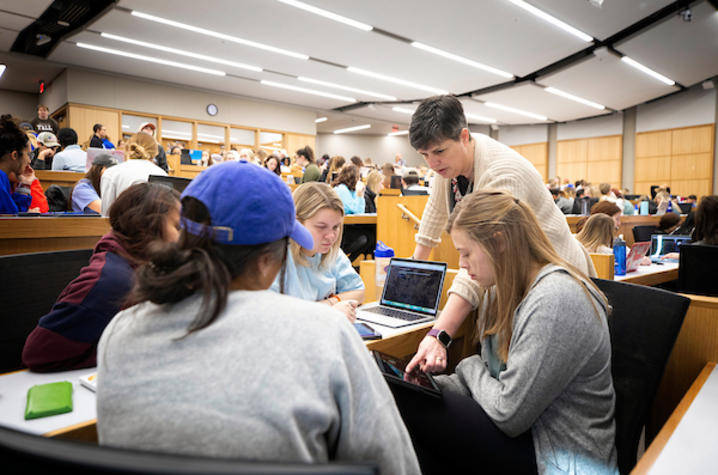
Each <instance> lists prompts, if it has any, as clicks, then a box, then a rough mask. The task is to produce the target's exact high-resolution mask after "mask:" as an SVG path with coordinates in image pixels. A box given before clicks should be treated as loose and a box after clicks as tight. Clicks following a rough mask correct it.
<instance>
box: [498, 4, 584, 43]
mask: <svg viewBox="0 0 718 475" xmlns="http://www.w3.org/2000/svg"><path fill="white" fill-rule="evenodd" d="M506 1H507V2H509V3H511V4H513V5H515V6H517V7H519V8H521V9H522V10H524V11H526V12H528V13H530V14H531V15H533V16H535V17H537V18H540V19H541V20H543V21H545V22H547V23H549V24H551V25H553V26H554V27H556V28H559V29H561V30H563V31H565V32H566V33H569V34H571V35H573V36H575V37H576V38H578V39H580V40H581V41H585V42H587V43H590V42H591V41H593V37H592V36H591V35H589V34H587V33H584V32H583V31H581V30H579V29H578V28H575V27H573V26H571V25H569V24H568V23H566V22H565V21H563V20H560V19H559V18H556V17H555V16H553V15H550V14H548V13H547V12H545V11H543V10H542V9H540V8H536V7H535V6H533V5H531V4H530V3H527V2H525V1H524V0H506Z"/></svg>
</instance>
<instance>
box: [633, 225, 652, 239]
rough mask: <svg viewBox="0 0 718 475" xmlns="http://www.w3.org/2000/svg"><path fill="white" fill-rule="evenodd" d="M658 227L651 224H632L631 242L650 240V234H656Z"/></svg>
mask: <svg viewBox="0 0 718 475" xmlns="http://www.w3.org/2000/svg"><path fill="white" fill-rule="evenodd" d="M657 231H658V227H657V226H654V225H652V224H647V225H642V226H633V242H650V240H651V235H652V234H658V232H657Z"/></svg>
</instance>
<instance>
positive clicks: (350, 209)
mask: <svg viewBox="0 0 718 475" xmlns="http://www.w3.org/2000/svg"><path fill="white" fill-rule="evenodd" d="M332 186H333V187H334V191H336V192H337V195H339V199H341V200H342V203H343V204H344V214H361V213H363V212H364V208H365V206H366V202H365V201H364V183H362V181H361V180H360V179H359V169H358V168H357V166H356V165H352V164H348V165H346V166H344V167H343V168H342V169H341V170H340V171H339V175H337V178H336V180H334V183H332Z"/></svg>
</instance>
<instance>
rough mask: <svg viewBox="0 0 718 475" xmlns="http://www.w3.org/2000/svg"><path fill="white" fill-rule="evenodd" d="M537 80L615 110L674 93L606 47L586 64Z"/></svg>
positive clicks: (598, 51)
mask: <svg viewBox="0 0 718 475" xmlns="http://www.w3.org/2000/svg"><path fill="white" fill-rule="evenodd" d="M537 80H538V81H539V82H540V83H541V84H542V85H544V86H552V87H555V88H556V89H560V90H562V91H570V92H571V93H572V94H575V95H577V96H579V97H585V98H588V99H590V100H592V101H595V102H597V103H599V104H603V105H604V106H606V107H610V108H611V109H615V110H622V109H625V108H627V107H632V106H634V105H636V104H640V103H642V102H645V101H647V100H650V99H653V98H655V97H659V96H662V95H664V94H668V93H670V92H673V91H675V90H676V88H675V87H674V86H668V85H666V84H663V83H662V82H660V81H657V80H656V79H654V78H652V77H650V76H648V75H646V74H644V73H642V72H641V71H638V70H637V69H635V68H633V67H631V66H629V65H628V64H626V63H625V62H624V61H621V60H620V59H619V58H618V57H617V56H616V55H615V54H612V53H611V52H609V51H607V50H606V49H605V48H601V49H598V50H596V51H595V52H594V55H593V56H592V57H590V58H588V59H587V60H585V61H582V62H580V63H578V64H576V65H574V66H571V67H569V68H566V69H563V70H561V71H557V72H556V73H554V74H551V75H549V76H542V77H539V78H538V79H537Z"/></svg>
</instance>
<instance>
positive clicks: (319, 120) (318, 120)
mask: <svg viewBox="0 0 718 475" xmlns="http://www.w3.org/2000/svg"><path fill="white" fill-rule="evenodd" d="M326 121H327V118H326V117H317V118H316V119H315V120H314V123H315V124H321V123H322V122H326Z"/></svg>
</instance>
